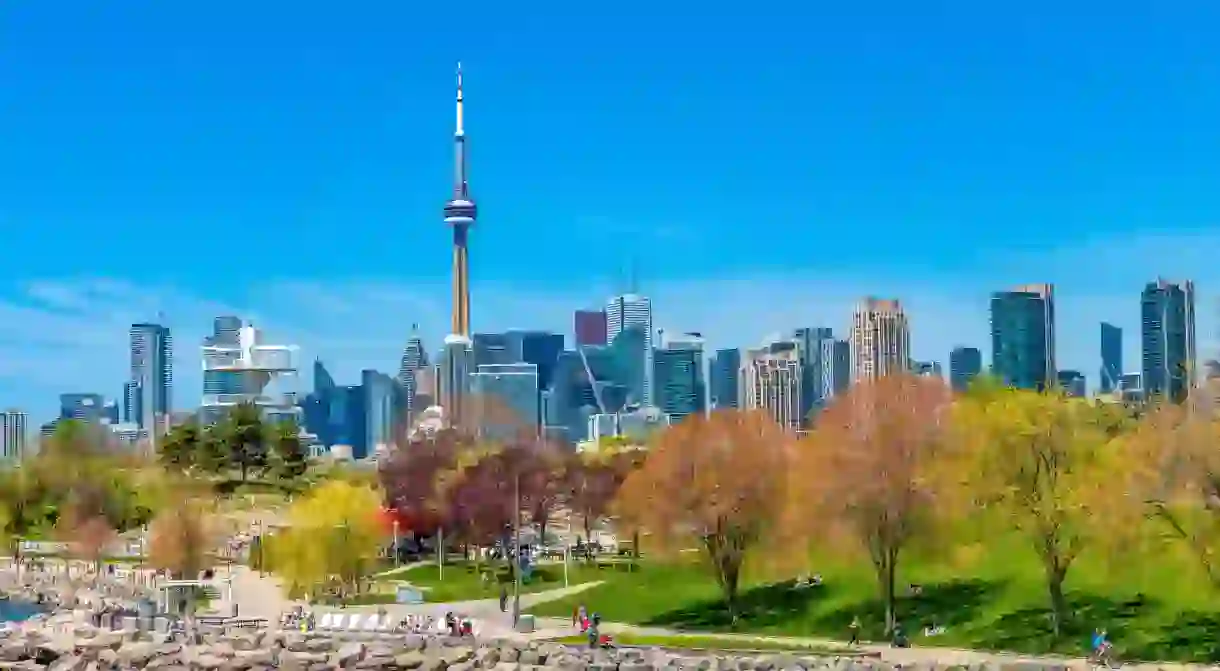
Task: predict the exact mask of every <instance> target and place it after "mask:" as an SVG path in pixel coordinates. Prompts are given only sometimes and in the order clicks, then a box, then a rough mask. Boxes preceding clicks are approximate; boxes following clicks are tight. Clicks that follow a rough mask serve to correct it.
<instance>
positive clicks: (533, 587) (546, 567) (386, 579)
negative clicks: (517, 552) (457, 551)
mask: <svg viewBox="0 0 1220 671" xmlns="http://www.w3.org/2000/svg"><path fill="white" fill-rule="evenodd" d="M478 568H480V567H476V565H475V564H474V563H469V562H455V563H452V564H446V565H445V571H444V578H443V579H442V578H441V575H440V572H439V571H438V570H437V566H436V565H435V564H428V565H425V566H416V567H413V568H406V569H399V570H398V571H392V572H390V573H386V574H383V575H381V576H379V577H378V578H377V580H378V582H379V583H381V584H382V585H383V586H384V587H383V588H382V589H383V590H384V591H386V592H388V593H391V594H392V592H393V590H394V584H395V583H397V582H399V581H402V582H408V583H410V584H412V585H414V586H415V587H419V588H420V589H421V590H422V591H423V593H424V599H425V600H427V601H429V602H433V603H438V602H445V601H470V600H474V599H495V598H497V597H498V596H499V595H500V585H501V584H503V585H504V586H505V587H506V588H507V589H508V590H509V593H510V594H511V593H512V589H513V586H512V578H511V576H510V575H509V571H508V569H507V567H505V566H504V564H503V563H498V564H488V563H484V564H483V565H482V567H481V568H482V570H485V571H488V572H491V571H493V570H494V571H495V572H494V573H493V574H492V575H493V577H492V578H491V579H488V580H487V581H486V582H484V580H483V579H482V578H481V577H480V576H479V573H478ZM623 573H625V567H620V566H618V565H613V566H603V567H602V568H598V567H597V566H594V565H589V564H586V563H584V562H576V561H573V562H570V563H569V564H568V584H570V585H578V584H580V583H582V582H590V581H594V580H606V579H608V578H610V577H613V576H616V575H619V574H623ZM561 587H563V564H543V565H541V566H536V567H535V568H534V572H533V575H532V576H531V577H530V580H529V581H527V582H524V583H522V585H521V592H522V594H529V593H532V592H544V591H547V590H552V589H559V588H561Z"/></svg>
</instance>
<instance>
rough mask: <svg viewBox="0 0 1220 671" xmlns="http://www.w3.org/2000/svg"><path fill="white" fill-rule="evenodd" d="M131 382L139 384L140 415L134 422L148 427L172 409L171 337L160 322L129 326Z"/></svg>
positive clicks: (172, 361) (172, 356) (172, 371)
mask: <svg viewBox="0 0 1220 671" xmlns="http://www.w3.org/2000/svg"><path fill="white" fill-rule="evenodd" d="M130 335H131V381H132V382H135V383H136V384H137V385H139V397H140V414H139V416H138V417H136V423H137V424H139V425H140V427H141V428H145V429H147V428H148V427H150V426H152V425H153V422H154V421H162V420H161V418H164V417H167V416H168V415H169V413H170V412H171V411H173V399H172V397H171V393H172V389H173V383H174V354H173V347H174V345H173V338H172V337H171V336H170V333H169V329H168V328H166V327H164V326H162V325H160V324H132V325H131V331H130Z"/></svg>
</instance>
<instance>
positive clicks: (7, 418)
mask: <svg viewBox="0 0 1220 671" xmlns="http://www.w3.org/2000/svg"><path fill="white" fill-rule="evenodd" d="M28 423H29V417H28V416H27V415H26V414H25V413H24V412H22V411H20V410H5V411H4V412H2V413H0V460H2V461H9V462H15V461H21V460H22V459H23V458H24V457H25V455H26V449H27V441H29V436H28V435H27V432H28V431H29V424H28Z"/></svg>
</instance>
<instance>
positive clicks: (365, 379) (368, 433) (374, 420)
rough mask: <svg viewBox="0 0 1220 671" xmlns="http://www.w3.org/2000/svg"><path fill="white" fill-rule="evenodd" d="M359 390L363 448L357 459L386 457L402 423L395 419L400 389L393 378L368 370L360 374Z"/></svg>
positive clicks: (398, 405)
mask: <svg viewBox="0 0 1220 671" xmlns="http://www.w3.org/2000/svg"><path fill="white" fill-rule="evenodd" d="M360 388H361V391H362V392H363V394H364V426H365V429H364V435H365V440H366V444H365V445H364V446H362V447H363V450H362V452H363V454H362V455H361V456H360V457H356V458H358V459H359V458H364V457H370V456H374V455H381V454H387V453H388V452H389V450H390V448H391V446H393V445H394V443H395V439H396V437H397V436H396V435H395V433H396V431H397V429H398V427H399V426H400V424H399V423H400V422H401V421H402V418H401V417H399V416H398V408H399V407H400V406H401V404H402V403H401V401H402V388H401V387H399V386H398V383H397V381H395V379H394V378H392V377H390V376H389V375H386V374H385V373H382V372H380V371H376V370H373V369H370V368H366V369H364V370H362V371H360ZM352 447H353V448H354V447H355V446H354V445H353V446H352ZM353 453H354V450H353Z"/></svg>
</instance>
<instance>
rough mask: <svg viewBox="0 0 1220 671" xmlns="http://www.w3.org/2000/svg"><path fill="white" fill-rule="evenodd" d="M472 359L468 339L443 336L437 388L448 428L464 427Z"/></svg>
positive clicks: (461, 336) (452, 335)
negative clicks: (443, 341) (438, 387)
mask: <svg viewBox="0 0 1220 671" xmlns="http://www.w3.org/2000/svg"><path fill="white" fill-rule="evenodd" d="M473 358H474V352H473V351H472V348H471V343H470V338H467V337H466V336H463V335H458V334H450V335H447V336H445V343H444V348H443V349H442V350H441V364H440V384H439V386H440V397H441V407H443V408H444V409H445V417H447V418H448V420H449V424H450V426H464V422H465V420H466V416H465V412H466V405H467V403H466V401H467V397H468V396H469V392H470V373H472V372H473V370H474V367H473V366H472V365H471V363H472V359H473Z"/></svg>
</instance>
